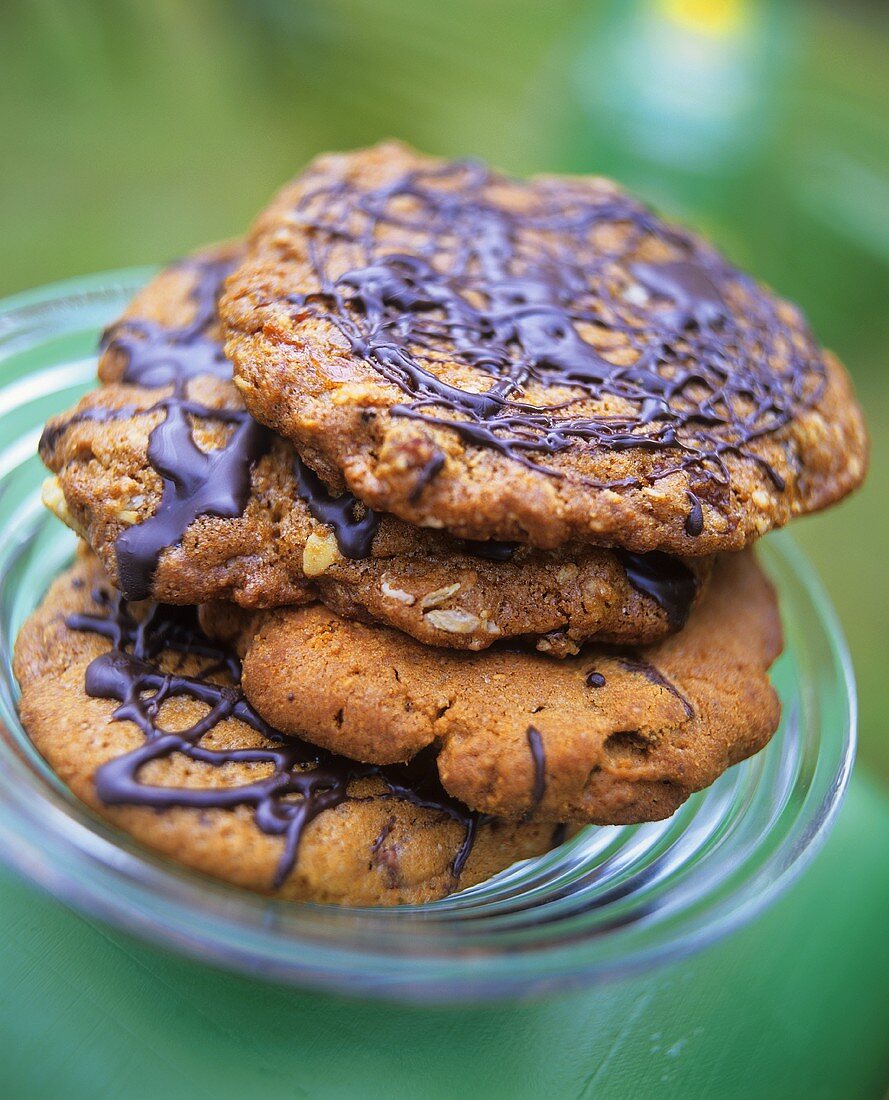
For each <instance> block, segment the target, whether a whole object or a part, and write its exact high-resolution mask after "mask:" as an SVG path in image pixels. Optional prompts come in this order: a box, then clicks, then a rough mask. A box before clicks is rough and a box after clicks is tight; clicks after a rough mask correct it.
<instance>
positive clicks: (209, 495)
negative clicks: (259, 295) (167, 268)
mask: <svg viewBox="0 0 889 1100" xmlns="http://www.w3.org/2000/svg"><path fill="white" fill-rule="evenodd" d="M232 265H233V261H221V260H189V261H185V263H184V265H183V266H184V267H185V268H186V270H191V271H193V272H194V276H195V277H194V282H193V287H192V291H191V298H192V301H193V304H194V318H193V320H192V321H191V322H190V324H188V325H185V326H182V327H180V328H164V327H163V326H161V325H157V324H155V323H153V322H147V321H135V320H133V321H131V320H124V321H121V322H120V323H119V324H117V325H115V326H114V327H113V328H111V329H109V331H108V332H107V333H106V334H105V337H104V338H103V342H102V347H103V350H104V351H106V352H109V351H116V352H120V353H121V354H123V355H125V356H126V366H125V368H124V372H123V380H124V381H125V382H129V383H132V384H134V385H139V386H146V387H161V386H170V387H171V392H170V393H169V394H167V395H166V396H165V397H162V398H160V399H159V400H157V401H156V402H155V403H154V404H152V405H150V406H149V407H148V408H144V409H141V408H140V409H137V408H134V407H132V406H130V407H127V408H122V409H116V410H112V409H93V410H88V411H87V412H85V413H81V414H79V418H80V419H95V420H114V419H123V418H125V417H128V416H133V415H136V414H138V415H147V414H150V413H154V412H157V411H163V412H164V414H165V415H164V418H163V420H162V421H161V422H160V423H159V424H158V425H157V427H155V428H154V429H153V430H152V432H151V435H150V436H149V440H148V454H147V457H148V461H149V463H150V464H151V466H152V467H153V468H154V469H155V471H156V472H157V474H158V475H159V476H160V478H161V481H162V484H163V488H162V491H161V499H160V501H159V503H158V506H157V509H156V511H155V512H154V514H153V515H151V516H149V517H148V518H147V519H145V520H143V521H142V522H141V523H138V524H134V525H133V526H132V527H129V528H127V529H126V530H125V531H123V532H122V533H121V534H120V535H119V536H118V538H117V540H116V543H115V553H116V555H117V572H118V583H119V585H120V588H121V590H122V591H123V593H124V594H125V595H126V596H127V597H128V598H129V599H131V600H142V599H147V598H148V597H149V596H150V595H151V591H152V586H153V583H154V575H155V572H156V570H157V566H158V562H159V561H160V557H161V554H162V553H163V551H164V550H165V549H167V548H168V547H172V546H178V545H179V544H180V543H181V542H182V539H183V537H184V535H185V532H186V531H187V530H188V528H189V527H190V526H191V524H192V523H194V522H195V520H197V519H198V518H199V517H200V516H217V517H220V518H223V519H234V518H236V517H237V516H240V515H242V514H243V512H244V509H245V507H246V506H247V501H248V499H249V496H250V488H251V478H250V474H251V470H252V467H253V465H254V463H255V462H256V461H257V460H258V459H259V458H260V457H261V456H262V454H263V453H264V452H265V451H266V450H267V448H268V445H269V439H270V435H269V432H268V431H267V430H266V429H265V428H263V427H262V426H261V425H260V424H258V423H257V422H256V421H255V420H254V419H253V418H252V417H251V416H250V415H249V414H248V413H247V411H246V410H244V409H239V408H221V409H220V408H210V407H208V406H206V405H202V404H200V403H199V402H196V401H193V400H191V399H190V398H189V394H188V383H189V381H191V380H192V379H194V378H197V377H199V376H201V375H212V376H214V377H216V378H219V379H222V380H227V379H230V378H231V364H230V363H229V362H228V360H227V359H226V358H225V356H224V355H223V353H222V347H221V345H220V343H219V341H218V340H217V339H215V337H213V336H212V335H209V333H210V332H211V329H212V327H213V326H214V325H215V324H216V320H217V318H216V301H217V299H218V297H219V294H220V292H221V290H222V284H223V281H224V279H225V277H226V275H227V274H228V273H229V271H230V270H231V267H232ZM208 419H209V420H215V421H217V422H222V423H225V424H227V425H229V427H230V434H229V436H228V439H227V440H226V442H225V443H224V445H223V446H222V447H221V448H219V449H217V450H213V451H203V450H201V448H200V447H198V445H197V443H196V442H195V438H194V430H193V423H194V421H195V420H208ZM69 423H71V421H69Z"/></svg>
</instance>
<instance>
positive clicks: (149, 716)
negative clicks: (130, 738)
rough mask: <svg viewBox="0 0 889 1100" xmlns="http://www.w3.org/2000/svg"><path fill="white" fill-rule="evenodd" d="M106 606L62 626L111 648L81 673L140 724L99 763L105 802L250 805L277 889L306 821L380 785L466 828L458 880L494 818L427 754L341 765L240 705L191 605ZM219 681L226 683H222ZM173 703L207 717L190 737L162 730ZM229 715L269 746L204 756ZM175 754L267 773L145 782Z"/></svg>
mask: <svg viewBox="0 0 889 1100" xmlns="http://www.w3.org/2000/svg"><path fill="white" fill-rule="evenodd" d="M103 604H104V606H103V608H102V609H101V610H100V611H98V612H96V613H92V614H75V615H71V616H69V617H68V619H67V625H68V626H69V627H70V628H71V629H72V630H81V631H87V632H91V633H95V634H99V635H101V636H102V637H104V638H107V639H108V640H109V641H110V643H111V648H110V649H109V650H108V652H106V653H103V654H102V655H101V656H99V657H96V658H95V660H93V661H92V662H91V663H90V665H89V666H88V668H87V671H86V692H87V694H88V695H89V696H91V697H94V698H102V699H113V700H115V701H116V702H117V703H119V706H118V707H117V709H116V710H115V711H114V716H113V717H114V721H130V722H133V723H135V725H136V726H138V728H139V729H140V730H141V732H142V734H143V735H144V737H145V741H144V743H143V744H142V745H140V746H139V747H138V748H136V749H134V750H133V751H132V752H128V753H125V754H123V755H122V756H119V757H116V758H115V759H113V760H111V761H109V762H108V763H106V764H103V765H102V767H100V768H99V769H98V771H97V772H96V776H95V785H96V793H97V794H98V796H99V798H101V800H102V801H103V802H104V803H105V804H106V805H109V806H119V805H126V806H150V807H152V808H153V809H156V810H164V809H167V808H169V807H172V806H184V807H188V808H191V809H232V808H234V807H236V806H249V807H252V809H253V812H254V820H255V822H256V825H257V827H258V828H259V829H261V830H262V831H263V832H264V833H267V834H269V835H270V836H280V837H283V839H284V850H283V853H282V856H281V859H280V862H279V864H278V868H277V872H276V874H275V877H274V881H273V885H274V886H275V887H279V886H281V884H282V883H283V882H284V881H285V880H286V878H287V877H288V875H289V874H290V873H291V871H292V870H293V868H294V866H295V865H296V861H297V858H298V854H299V845H300V841H301V839H302V837H303V835H304V833H305V829H306V827H307V826H308V825H309V823H310V822H311V821H313V820H314V819H315V818H316V817H317V816H318V815H319V814H322V813H324V811H325V810H329V809H332V808H334V807H336V806H339V805H341V804H342V803H343V802H346V801H348V800H349V799H350V798H351V797H352V796H351V795H350V786H351V785H352V784H353V783H354V782H356V781H357V780H360V779H367V778H371V777H375V778H378V779H380V780H381V781H382V782H383V784H384V785H385V793H384V795H383V797H387V798H399V799H403V800H405V801H407V802H409V803H411V805H414V806H418V807H422V808H425V809H429V810H432V811H434V812H436V813H440V814H442V815H444V816H446V817H448V818H450V819H451V820H452V821H456V822H458V823H459V824H460V825H461V826H462V827H463V829H464V838H463V840H462V842H461V844H460V847H459V848H458V850H457V852H456V854H455V856H454V859H453V863H452V870H453V874H454V876H455V877H459V875H460V873H461V872H462V870H463V868H464V866H465V864H466V860H467V859H468V858H469V855H470V852H471V851H472V846H473V843H474V841H475V836H476V831H477V828H478V825H479V824H480V823H482V822H485V821H488V820H490V819H489V818H488V817H486V816H485V815H482V814H478V813H476V812H474V811H471V810H469V809H467V808H466V807H465V806H464V805H463V804H462V803H460V802H458V801H457V800H456V799H454V798H452V797H451V796H450V795H449V794H447V792H446V791H445V790H444V788H443V787H442V786H441V782H440V780H439V778H438V770H437V767H436V763H435V756H434V754H433V753H432V752H430V751H427V752H425V753H422V754H420V755H418V756H416V757H415V758H414V759H413V760H412V761H411V762H410V763H409V764H404V765H394V766H390V767H379V766H377V765H372V764H359V763H356V762H355V761H353V760H347V759H346V758H345V757H342V756H336V755H334V754H333V753H329V752H326V751H324V750H322V749H318V748H315V747H313V746H311V745H308V744H306V743H305V742H303V741H300V740H298V739H296V738H293V737H289V736H287V735H285V734H283V733H280V732H279V731H278V730H275V729H273V728H272V727H270V726H269V725H268V724H267V723H266V722H265V721H264V720H263V719H262V718H261V717H260V715H259V714H258V713H257V712H256V711H255V710H254V709H253V707H252V706H251V705H250V703H249V702H248V701H247V699H246V698H245V697H244V694H243V692H242V690H241V687H240V664H239V662H238V660H237V658H236V657H234V656H233V655H232V654H231V653H229V652H228V651H226V650H224V649H222V648H220V647H218V646H216V645H215V644H214V643H213V642H212V641H211V640H210V639H209V638H207V637H206V635H204V634H203V633H202V632H201V631H200V629H199V627H198V626H197V620H196V616H195V612H194V609H193V608H173V607H166V606H164V605H153V606H152V607H151V608H150V609H149V610H148V611H147V613H146V615H145V617H144V619H142V620H136V619H135V618H134V617H133V616H132V615H131V613H130V611H129V609H128V607H127V604H126V603H125V602H124V601H123V600H122V599H121V598H120V597H119V596H117V595H115V597H114V598H110V597H103ZM165 651H166V652H170V651H172V652H177V653H188V654H192V655H196V656H199V657H201V658H203V659H204V660H206V665H205V667H204V671H203V672H202V673H201V674H199V675H196V676H183V675H178V674H174V673H169V672H165V671H163V670H162V668H161V666H160V664H159V659H160V657H161V656H162V655H163V653H164V652H165ZM223 676H224V678H225V680H226V681H227V682H224V683H220V682H219V679H220V678H221V677H223ZM173 698H188V699H194V700H197V701H198V702H200V703H202V704H204V705H205V706H206V707H207V708H208V709H207V713H206V714H205V715H204V717H203V718H201V719H200V720H199V721H197V722H196V723H195V724H194V725H193V726H191V727H190V728H189V729H186V730H176V731H170V730H166V729H164V728H163V726H161V725H160V716H161V710H162V706H161V705H162V703H163V701H164V700H168V699H173ZM228 718H236V719H238V720H239V721H241V722H245V723H246V724H247V725H248V726H250V727H251V728H252V729H254V730H256V731H257V732H259V733H261V734H262V735H263V736H264V737H266V738H268V739H269V740H270V741H271V742H273V744H272V745H269V746H263V747H260V748H244V749H209V748H205V747H204V746H203V744H202V740H203V738H204V737H205V736H206V735H207V734H208V733H209V732H210V731H211V730H213V729H214V728H215V727H216V726H217V725H218V724H219V723H220V722H222V721H225V720H226V719H228ZM173 754H180V755H182V756H186V757H188V758H189V759H190V760H194V761H196V762H198V763H201V764H209V765H211V766H213V767H222V766H224V765H225V764H230V763H248V764H267V765H271V769H272V770H271V772H270V773H269V774H268V775H266V776H264V777H263V778H261V779H256V780H254V781H253V782H248V783H243V784H240V785H239V786H225V787H206V788H192V787H189V788H180V787H163V786H158V785H156V784H148V783H143V782H142V781H141V780H140V778H139V774H140V772H141V771H142V769H143V768H145V767H146V766H147V765H148V764H151V763H152V762H154V761H158V760H163V759H166V758H168V757H170V756H172V755H173ZM294 795H295V796H297V798H296V799H294V797H293V796H294Z"/></svg>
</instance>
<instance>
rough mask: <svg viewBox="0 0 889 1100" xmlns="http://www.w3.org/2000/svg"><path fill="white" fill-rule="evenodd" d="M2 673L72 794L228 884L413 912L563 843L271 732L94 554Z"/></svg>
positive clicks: (163, 614) (413, 772)
mask: <svg viewBox="0 0 889 1100" xmlns="http://www.w3.org/2000/svg"><path fill="white" fill-rule="evenodd" d="M15 672H16V676H17V677H18V679H19V682H20V683H21V687H22V699H21V706H20V710H21V716H22V722H23V724H24V726H25V729H26V730H27V732H28V734H29V736H30V737H31V739H32V740H33V742H34V744H35V745H36V747H37V749H38V750H39V751H40V753H41V754H42V755H43V756H44V757H45V758H46V760H47V761H48V763H49V764H50V766H51V767H52V768H53V769H54V770H55V771H56V772H57V773H58V775H59V776H60V778H61V779H62V780H63V781H64V782H66V783H67V784H68V785H69V786H70V787H71V789H72V790H73V791H74V793H75V794H76V795H77V796H78V797H80V798H81V799H82V800H83V801H84V802H86V803H87V804H88V805H89V806H90V807H91V808H92V809H93V810H95V811H96V812H97V813H99V814H101V815H102V816H103V817H105V818H107V819H108V820H109V821H110V822H111V823H112V824H114V825H116V826H118V827H119V828H121V829H123V830H124V831H126V832H128V833H130V834H131V835H132V836H133V837H135V838H136V839H137V840H139V841H141V842H142V843H144V844H146V845H147V846H149V847H150V848H153V849H155V850H156V851H158V852H159V853H161V854H163V855H165V856H168V857H170V858H171V859H174V860H177V861H178V862H180V863H183V864H185V865H187V866H189V867H191V868H193V869H195V870H198V871H202V872H204V873H205V874H208V875H212V876H214V877H216V878H220V879H223V880H225V881H226V882H230V883H232V884H234V885H236V886H241V887H246V888H248V889H251V890H256V891H258V892H260V893H265V894H274V895H275V896H277V897H282V898H288V899H293V900H311V901H321V902H333V903H338V904H352V905H395V904H402V903H419V902H427V901H433V900H435V899H436V898H440V897H443V896H445V895H446V894H449V893H451V892H452V891H454V890H458V889H461V888H463V887H466V886H470V885H472V884H473V883H476V882H479V881H481V880H483V879H486V878H489V877H490V876H491V875H492V874H495V873H496V872H497V871H499V870H502V869H503V868H505V867H507V866H509V865H510V864H511V863H513V862H515V861H516V860H519V859H525V858H528V857H530V856H536V855H540V854H542V853H543V852H545V851H547V850H548V849H549V848H551V847H552V846H553V845H554V844H556V843H558V842H560V841H561V839H562V837H563V835H564V830H562V829H560V828H556V827H554V826H553V825H552V824H541V823H529V822H512V823H509V822H503V821H498V820H494V819H492V818H489V817H487V816H485V815H482V814H478V813H473V812H471V811H470V810H468V809H467V808H466V807H465V806H462V805H461V804H460V803H458V802H457V801H456V800H455V799H454V798H452V797H450V796H449V795H447V794H446V793H445V792H444V791H443V790H442V788H441V785H440V783H439V780H438V777H437V774H436V770H435V766H434V762H431V761H429V760H427V759H424V758H422V757H421V758H419V759H418V760H417V761H415V762H414V763H412V765H411V766H410V767H406V768H397V767H396V768H376V767H368V766H366V765H361V764H357V763H355V762H354V761H350V760H344V759H342V758H339V757H334V756H333V755H331V754H328V753H324V752H319V751H318V750H317V749H316V748H312V747H311V746H309V745H306V744H305V743H304V742H301V741H299V740H297V739H294V738H290V737H286V736H284V735H282V734H280V733H278V732H277V731H276V730H274V729H272V728H271V727H269V726H268V725H267V724H266V723H265V722H264V721H263V720H262V719H261V718H260V717H259V715H258V714H257V713H256V712H255V711H254V710H253V708H252V707H251V706H250V704H249V703H248V702H247V701H246V700H245V699H244V696H243V694H242V692H241V690H240V688H239V686H238V673H239V665H238V662H237V660H236V659H235V658H233V657H232V656H231V655H229V654H227V653H226V652H225V651H224V650H221V649H220V648H219V647H218V646H216V645H214V644H213V643H212V642H210V640H209V639H207V638H206V637H205V636H204V635H202V634H201V632H200V631H199V630H198V629H197V627H196V625H195V622H194V610H193V609H191V608H188V609H183V608H171V607H163V606H160V607H157V606H153V605H146V604H143V605H141V606H139V605H133V606H130V607H127V606H126V605H125V604H123V603H121V601H120V600H119V597H118V596H117V595H116V594H115V593H113V592H112V590H111V588H110V587H109V586H108V584H107V582H106V580H105V578H104V575H103V573H102V571H101V568H100V567H99V566H98V563H97V562H96V560H95V559H94V558H86V557H83V558H81V560H80V561H79V562H78V564H77V565H76V566H75V567H74V568H73V569H71V570H69V571H68V572H67V573H65V574H63V575H62V576H61V577H60V578H59V579H58V580H57V581H56V582H55V584H54V585H53V587H52V589H51V590H50V593H49V595H48V596H47V598H46V600H45V601H44V603H43V605H42V606H41V608H40V609H38V611H36V612H35V613H34V615H33V616H32V617H31V618H30V619H29V620H28V622H27V623H26V625H25V627H24V628H23V630H22V632H21V634H20V636H19V638H18V641H17V643H16V653H15ZM171 731H175V732H171Z"/></svg>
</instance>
